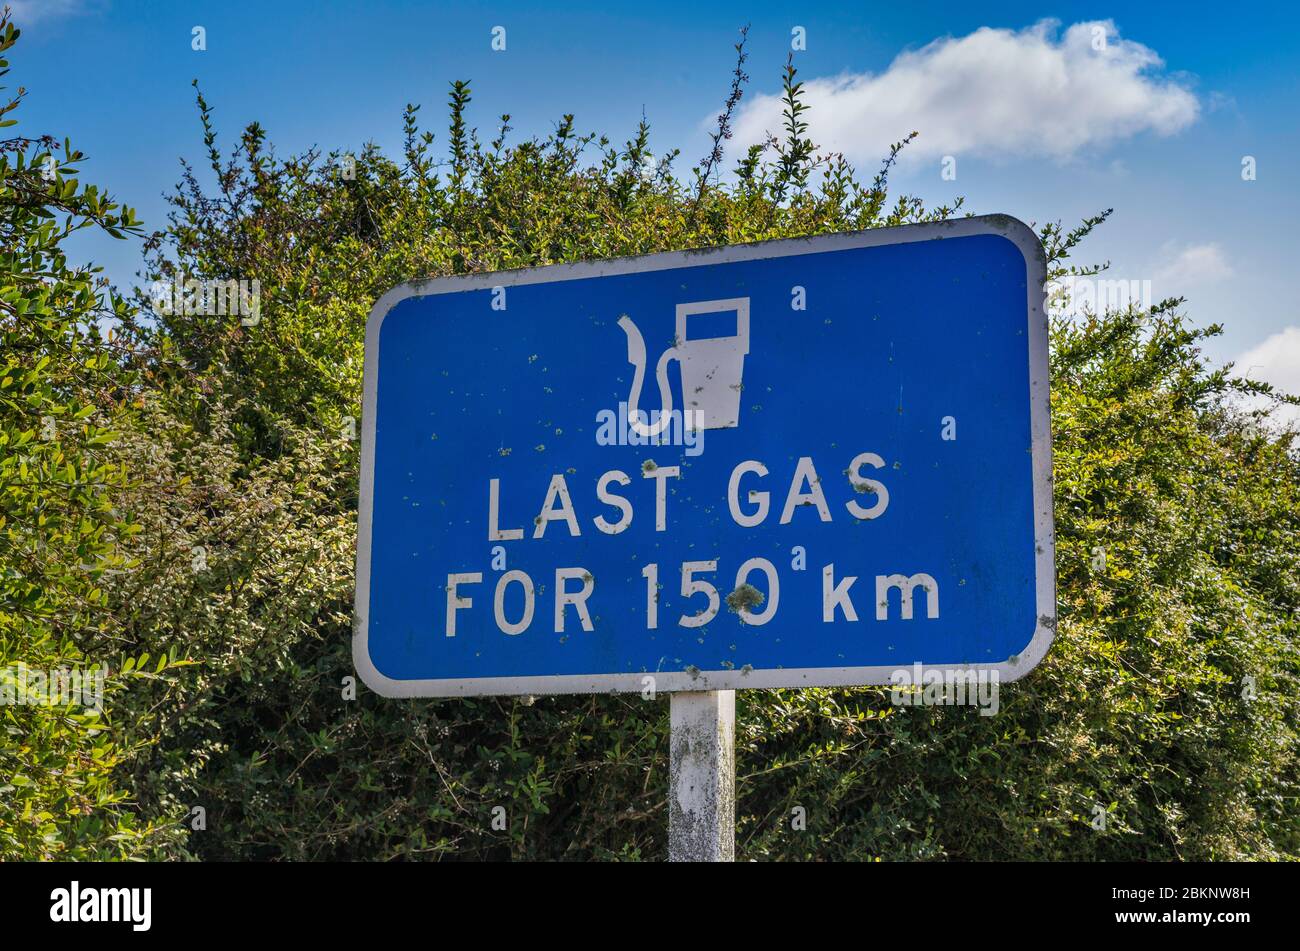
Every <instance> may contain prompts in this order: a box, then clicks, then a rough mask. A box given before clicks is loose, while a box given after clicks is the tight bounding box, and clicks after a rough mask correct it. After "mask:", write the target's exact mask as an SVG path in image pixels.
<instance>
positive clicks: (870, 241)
mask: <svg viewBox="0 0 1300 951" xmlns="http://www.w3.org/2000/svg"><path fill="white" fill-rule="evenodd" d="M974 235H1000V236H1002V237H1004V238H1006V239H1007V240H1009V241H1010V242H1011V243H1012V244H1014V245H1015V246H1016V247H1017V248H1018V249H1019V250H1020V252H1021V254H1022V255H1023V256H1024V259H1025V277H1026V290H1027V297H1028V300H1027V304H1028V307H1027V310H1028V314H1029V325H1028V328H1027V337H1028V343H1029V402H1030V433H1031V436H1032V466H1033V481H1034V545H1035V555H1036V557H1035V565H1034V568H1035V590H1036V592H1037V612H1036V616H1037V622H1036V625H1035V628H1034V634H1033V637H1032V638H1031V639H1030V641H1029V644H1028V645H1027V646H1026V648H1025V649H1024V650H1023V651H1022V652H1021V653H1020V654H1015V655H1012V656H1011V657H1009V658H1008V659H1006V660H1004V661H1002V662H1000V663H991V664H957V665H951V664H950V665H934V666H929V665H927V666H925V667H924V670H926V671H931V670H933V671H939V672H941V673H950V672H951V673H957V672H962V673H965V672H968V671H971V672H976V673H977V674H978V673H980V672H984V673H991V672H993V671H996V672H997V675H998V680H999V681H1002V682H1006V681H1012V680H1019V679H1020V678H1021V677H1023V676H1025V674H1027V673H1029V671H1031V670H1033V669H1034V667H1036V666H1038V663H1039V661H1041V660H1042V659H1043V657H1044V656H1045V655H1046V654H1047V649H1048V648H1049V647H1050V646H1051V644H1052V640H1053V638H1054V637H1055V631H1056V533H1055V526H1054V519H1053V512H1052V434H1051V410H1050V403H1049V392H1048V389H1049V388H1048V352H1047V335H1048V328H1047V315H1046V313H1045V309H1044V303H1045V300H1044V297H1045V284H1046V280H1047V261H1046V258H1045V256H1044V254H1043V246H1042V243H1041V242H1040V241H1039V240H1038V236H1037V235H1036V234H1034V232H1033V230H1032V229H1031V228H1030V227H1029V226H1028V225H1026V224H1025V223H1024V222H1022V221H1020V220H1018V219H1016V218H1013V217H1011V216H1010V215H984V216H979V217H971V218H960V219H957V220H954V221H939V222H927V223H924V224H914V225H903V226H901V227H897V228H873V229H871V230H868V231H853V232H847V233H842V234H832V235H817V236H814V237H809V238H784V239H780V240H775V241H761V242H755V243H752V244H733V245H727V246H724V247H720V248H709V249H706V250H700V251H669V252H663V253H658V254H647V255H641V256H639V257H630V258H614V259H611V260H603V261H586V262H580V263H575V264H552V265H547V266H545V267H537V268H524V269H520V270H514V271H496V272H493V273H489V274H465V275H457V276H454V277H443V278H435V279H431V280H424V281H409V282H407V283H405V284H400V285H398V286H397V287H395V288H393V289H392V290H390V291H389V292H388V293H386V294H385V295H384V296H383V297H381V298H379V300H378V301H377V302H376V303H375V306H374V308H373V309H372V310H371V311H370V316H369V318H368V319H367V321H366V343H365V348H366V349H365V365H364V368H363V377H362V380H363V386H362V405H361V495H360V500H359V505H358V508H357V567H356V594H355V601H354V613H353V635H352V660H353V663H354V665H355V666H356V669H357V673H359V674H360V675H361V680H362V682H363V683H365V685H366V686H367V687H369V688H370V689H371V690H373V691H374V692H375V693H377V694H380V695H381V696H384V697H480V696H504V695H546V694H585V693H639V692H641V691H643V690H644V689H646V683H645V681H646V678H647V677H649V678H652V681H651V682H652V684H653V689H654V690H655V691H656V692H660V691H661V692H664V693H671V692H674V691H684V690H743V689H749V688H774V687H849V686H870V685H882V684H889V683H890V677H891V675H892V674H894V673H895V672H896V671H900V670H908V669H910V667H911V662H907V663H899V664H892V665H887V666H879V667H802V668H795V667H791V668H781V667H778V668H768V669H763V670H753V669H750V670H738V669H733V670H698V671H649V670H647V671H640V672H633V673H623V674H563V675H555V676H545V675H544V676H529V677H473V678H469V679H455V678H449V679H438V680H394V679H392V678H390V677H388V676H386V675H385V674H383V673H381V672H380V671H379V670H378V669H377V668H376V667H375V665H374V663H373V662H372V661H371V659H370V649H369V642H368V613H369V608H370V549H371V531H372V526H373V521H372V518H373V509H374V473H375V399H376V389H377V385H378V369H379V330H380V327H381V326H382V325H383V322H384V318H385V317H386V316H387V315H388V313H389V311H391V310H392V309H393V308H394V307H395V306H397V304H398V303H400V302H401V301H404V300H406V299H407V298H409V297H425V296H432V295H435V294H448V293H453V292H457V291H472V290H490V289H492V288H494V287H506V288H509V287H518V286H521V285H526V284H542V283H551V282H555V281H574V280H580V279H582V278H588V277H608V276H612V275H616V274H636V273H640V272H643V271H663V270H668V269H671V268H682V267H700V266H703V265H709V264H727V263H731V262H735V261H758V260H763V259H766V258H781V257H789V256H791V255H796V254H820V253H824V252H828V251H843V250H848V249H852V248H874V247H880V246H882V245H892V244H910V243H912V242H917V241H932V240H941V239H944V238H965V237H971V236H974Z"/></svg>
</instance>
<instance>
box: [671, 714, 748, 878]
mask: <svg viewBox="0 0 1300 951" xmlns="http://www.w3.org/2000/svg"><path fill="white" fill-rule="evenodd" d="M671 697H672V699H671V700H670V709H669V717H670V719H671V722H672V733H671V737H670V740H669V746H670V749H669V758H668V861H670V862H732V861H735V858H736V691H734V690H700V691H689V692H685V693H674V694H672V695H671Z"/></svg>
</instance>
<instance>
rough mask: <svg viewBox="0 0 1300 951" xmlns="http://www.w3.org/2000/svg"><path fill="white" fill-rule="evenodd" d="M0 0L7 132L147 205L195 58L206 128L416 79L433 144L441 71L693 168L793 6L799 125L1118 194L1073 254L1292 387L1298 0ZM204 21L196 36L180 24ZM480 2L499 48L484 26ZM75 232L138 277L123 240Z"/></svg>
mask: <svg viewBox="0 0 1300 951" xmlns="http://www.w3.org/2000/svg"><path fill="white" fill-rule="evenodd" d="M10 3H11V5H12V6H13V7H14V10H15V16H14V19H15V22H17V23H18V25H19V26H20V27H24V29H25V35H24V38H23V40H21V41H20V43H19V46H18V47H17V49H16V50H15V52H14V53H13V55H12V56H11V63H12V71H11V73H10V76H9V79H10V81H11V85H12V86H18V85H22V86H25V87H27V89H28V90H29V94H28V98H27V100H26V102H25V105H24V106H23V107H22V109H21V111H20V113H19V118H20V126H19V129H18V130H17V131H20V132H25V133H27V134H35V133H46V132H48V133H53V134H56V135H58V136H63V135H69V136H71V137H72V140H73V142H74V144H76V145H77V146H78V147H80V148H81V149H82V150H83V151H84V152H86V153H88V154H89V155H90V157H91V161H90V162H89V163H87V164H86V165H85V166H84V171H85V177H86V178H87V180H90V181H95V182H97V183H100V184H102V185H105V186H107V187H108V188H109V189H110V191H112V192H113V193H114V194H115V195H117V196H118V197H119V198H121V199H122V200H124V201H126V202H128V203H129V204H131V205H133V206H135V207H136V208H137V209H138V210H139V212H140V213H141V215H142V217H143V218H144V219H145V222H146V225H148V226H157V225H160V224H161V223H162V221H163V217H164V214H165V210H166V205H165V203H164V201H163V194H164V192H166V191H167V190H168V189H169V187H170V186H171V184H173V183H174V182H175V181H176V179H177V177H178V173H179V159H180V158H181V157H182V156H184V157H188V158H190V159H191V160H197V159H199V158H200V157H201V152H200V149H201V140H200V137H199V126H198V121H197V117H196V113H195V109H194V97H193V90H192V88H191V87H190V81H191V80H192V79H195V78H197V79H198V80H199V81H200V83H201V84H202V86H203V89H204V93H205V95H206V96H207V98H208V99H209V101H210V102H211V104H212V105H213V106H214V107H215V110H216V120H217V123H218V126H219V130H220V132H221V135H222V141H223V142H224V143H226V144H229V143H230V142H231V141H232V140H233V139H234V137H235V136H236V135H237V133H238V131H239V129H240V128H242V126H243V125H244V124H246V123H247V122H249V121H253V120H257V121H259V122H261V123H262V124H263V125H264V126H265V127H266V128H267V129H268V130H269V135H270V138H271V139H272V141H273V142H274V144H275V146H276V148H277V150H278V151H279V152H280V153H281V154H286V155H287V154H289V153H291V152H295V151H298V150H301V149H304V148H306V147H309V146H312V145H320V146H322V147H323V148H324V149H326V150H329V149H333V148H350V149H355V148H357V147H359V146H360V145H361V144H362V143H364V142H366V141H369V140H373V141H375V142H377V143H379V144H380V145H381V146H384V147H385V148H387V149H390V150H391V149H395V148H396V147H397V146H398V145H399V143H400V136H401V110H402V107H403V105H404V104H405V103H406V102H417V103H422V104H424V110H423V113H422V116H423V119H424V121H425V122H426V124H427V125H428V126H430V127H432V128H434V130H435V132H436V133H437V134H438V138H437V139H436V140H435V144H437V143H440V142H443V141H445V135H444V134H443V120H444V115H445V113H444V103H445V100H446V92H447V83H448V82H449V81H450V80H452V79H458V78H459V79H468V80H471V81H472V84H473V88H474V104H473V106H472V107H471V108H472V118H473V120H474V121H475V122H476V123H477V124H478V125H479V127H480V128H481V129H484V130H487V129H491V128H492V127H493V125H494V122H495V118H496V116H498V115H499V114H500V113H502V112H509V113H511V115H512V116H513V119H512V124H513V125H514V126H515V128H516V130H517V131H516V133H515V135H516V136H519V137H526V136H528V135H532V134H542V133H545V132H546V131H547V130H549V129H550V128H551V126H552V125H553V123H554V121H555V120H556V119H557V118H558V117H559V116H560V115H562V114H563V113H566V112H573V113H575V114H576V116H577V123H578V126H579V128H580V129H582V130H589V131H601V132H604V133H607V134H609V135H610V137H611V138H613V139H615V140H616V141H622V140H623V139H625V138H627V137H628V136H630V135H631V134H632V132H633V130H634V129H635V126H636V123H637V121H638V120H639V118H640V117H641V114H642V110H644V112H645V115H646V117H647V118H648V120H649V121H650V123H651V126H652V146H653V147H654V148H655V149H656V151H658V150H666V149H669V148H680V149H681V150H682V159H681V160H679V163H680V164H681V165H682V166H688V165H689V164H691V163H693V162H694V161H695V160H696V159H698V158H699V157H700V156H701V155H702V154H703V153H704V152H705V151H706V150H707V140H706V129H707V126H708V121H709V119H710V117H711V115H713V114H715V113H716V111H717V109H718V107H719V105H720V104H721V102H722V100H723V99H724V97H725V95H726V92H727V86H728V82H729V78H730V71H731V68H732V65H733V55H734V54H733V51H732V44H733V43H734V42H735V39H736V36H737V29H738V28H739V27H740V26H742V25H744V24H746V23H748V24H750V44H749V52H750V60H749V63H748V64H747V69H748V72H749V73H750V76H751V82H750V85H749V87H748V89H747V93H746V97H745V103H746V105H745V107H744V110H743V111H742V113H741V116H740V123H739V124H738V137H739V138H741V139H746V138H752V137H754V136H756V135H758V134H760V133H761V131H762V130H763V129H764V128H765V127H768V126H772V127H774V122H773V120H772V116H773V105H772V102H771V99H770V97H771V96H772V95H773V94H775V93H778V92H779V91H780V74H781V68H782V66H783V64H784V61H785V57H786V53H787V51H789V50H790V48H791V41H792V29H793V28H794V27H796V26H801V27H803V28H804V31H805V34H806V49H803V50H800V51H798V52H796V53H795V62H796V65H797V66H798V67H799V70H800V77H801V78H802V79H804V80H806V81H807V82H808V83H809V88H810V93H811V101H812V105H813V111H812V112H811V113H810V115H809V121H810V124H811V127H812V134H813V137H814V139H816V140H817V141H819V142H820V143H821V144H823V145H826V146H833V147H835V148H837V149H840V150H843V151H844V152H846V153H847V154H848V155H849V157H850V158H851V159H853V160H855V161H856V163H857V164H858V165H859V167H860V168H862V169H863V170H864V171H868V172H870V171H874V169H875V167H876V165H877V164H878V161H879V157H880V156H882V155H883V154H884V150H885V148H886V147H887V145H888V143H889V142H891V141H894V140H896V139H898V138H900V137H901V136H902V135H904V134H905V133H906V132H908V131H909V130H911V129H917V130H919V131H920V133H921V137H920V138H919V139H918V140H917V143H916V145H915V147H914V148H912V149H909V150H908V151H909V153H910V157H909V158H908V159H907V160H906V161H904V162H903V163H902V165H901V166H900V168H899V170H898V173H897V174H896V176H895V178H894V185H895V187H896V189H902V190H906V191H909V192H911V193H914V194H917V195H920V196H921V197H924V198H926V199H927V200H928V201H930V202H933V203H938V202H947V201H950V200H951V199H952V198H954V197H956V196H959V195H960V196H965V198H966V208H967V210H970V211H974V212H976V213H987V212H1006V213H1009V214H1013V215H1016V216H1017V217H1019V218H1022V219H1024V220H1026V221H1031V222H1043V221H1047V220H1055V219H1058V218H1059V219H1062V220H1063V221H1064V223H1066V224H1067V225H1068V224H1071V223H1073V222H1075V221H1077V220H1078V219H1080V218H1082V217H1083V216H1085V215H1088V214H1092V213H1095V212H1097V211H1100V210H1102V209H1104V208H1107V207H1114V208H1115V209H1116V211H1115V215H1114V217H1113V218H1112V220H1111V221H1110V222H1109V223H1108V224H1107V225H1105V226H1104V227H1103V228H1102V229H1101V230H1100V231H1099V232H1097V234H1096V235H1095V237H1094V238H1093V239H1091V240H1090V243H1089V245H1088V246H1086V248H1085V253H1084V255H1083V260H1086V261H1093V260H1098V261H1099V260H1106V259H1109V260H1110V261H1111V263H1112V277H1115V278H1119V279H1124V280H1138V281H1144V280H1149V281H1151V282H1152V287H1153V291H1154V293H1155V295H1156V296H1157V297H1161V296H1165V295H1169V294H1182V295H1185V296H1186V297H1187V298H1188V300H1189V303H1188V312H1189V313H1190V314H1191V315H1192V317H1193V318H1194V319H1195V320H1196V321H1198V322H1201V323H1208V322H1212V321H1214V322H1221V323H1223V324H1224V325H1225V328H1226V333H1225V335H1224V337H1222V338H1220V341H1219V342H1218V343H1216V344H1215V345H1214V346H1213V348H1212V350H1211V355H1212V356H1214V357H1216V358H1218V359H1235V358H1239V357H1244V361H1243V363H1244V365H1245V366H1250V367H1253V368H1254V369H1253V370H1252V373H1253V375H1255V376H1257V377H1260V378H1265V379H1270V380H1272V381H1274V382H1277V383H1280V384H1283V385H1287V386H1289V387H1290V388H1291V389H1292V390H1294V391H1300V307H1297V304H1296V302H1295V295H1294V294H1293V293H1292V273H1293V270H1294V267H1293V257H1294V255H1295V249H1296V241H1295V240H1294V238H1293V233H1294V229H1295V227H1296V226H1295V222H1296V220H1297V218H1298V217H1300V185H1298V184H1297V181H1296V175H1297V172H1300V165H1298V163H1297V155H1300V132H1298V130H1297V124H1298V120H1297V116H1300V108H1298V107H1300V14H1298V13H1297V12H1296V8H1295V7H1293V6H1291V5H1289V4H1288V5H1282V4H1277V5H1268V4H1264V5H1256V4H1249V5H1245V6H1242V7H1240V8H1225V7H1224V6H1223V5H1222V4H1204V5H1197V4H1190V3H1144V4H1140V5H1123V4H1097V3H1053V4H1043V3H1038V4H1026V3H1001V4H979V5H976V4H970V3H933V4H924V5H922V4H912V3H901V4H886V5H875V4H864V3H862V2H860V0H859V2H855V3H845V4H836V3H817V4H773V3H756V2H750V3H709V4H704V3H699V2H698V0H697V2H695V3H675V2H658V3H655V4H638V5H636V6H631V7H628V8H626V9H619V8H617V7H616V5H612V4H607V3H606V4H601V3H590V4H564V5H557V6H563V9H556V8H555V7H554V6H552V5H550V4H547V5H532V4H516V3H507V2H493V3H473V2H458V3H454V4H453V3H445V4H443V3H414V2H367V3H360V2H352V3H345V2H320V0H317V2H297V0H277V2H274V3H256V4H254V3H249V4H243V3H238V2H230V3H183V2H163V0H159V2H146V0H10ZM195 26H202V27H204V29H205V30H206V39H207V49H206V50H204V51H195V50H193V49H192V48H191V38H192V29H193V27H195ZM496 26H503V27H505V31H506V33H505V36H506V49H505V51H493V50H492V48H491V41H492V29H493V27H496ZM1099 35H1100V36H1101V37H1102V40H1098V39H1097V37H1098V36H1099ZM1098 43H1102V44H1103V48H1102V49H1100V50H1098V49H1097V48H1096V44H1098ZM1244 156H1253V157H1254V159H1255V162H1256V169H1257V177H1256V179H1255V180H1254V181H1243V178H1242V159H1243V157H1244ZM945 158H949V159H951V160H953V161H950V162H948V167H949V169H950V170H951V169H953V168H955V172H956V177H955V179H953V180H945V179H944V178H943V169H944V167H945ZM76 250H77V251H78V252H81V253H83V254H84V255H85V256H86V257H87V258H89V259H93V260H95V261H97V262H99V263H102V264H103V265H105V267H106V269H107V271H108V273H109V274H110V276H111V277H112V278H113V279H114V280H115V281H117V282H118V283H119V284H123V285H128V284H131V283H133V281H134V272H135V270H136V268H137V266H138V261H139V248H138V245H137V244H135V243H127V242H112V241H110V240H106V239H93V238H92V239H88V240H85V241H83V242H81V243H80V244H79V245H78V246H77V247H76Z"/></svg>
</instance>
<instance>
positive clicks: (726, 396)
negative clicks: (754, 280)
mask: <svg viewBox="0 0 1300 951" xmlns="http://www.w3.org/2000/svg"><path fill="white" fill-rule="evenodd" d="M733 310H734V311H735V312H736V333H735V335H734V336H730V337H707V338H703V339H698V340H688V339H687V336H686V330H687V320H686V318H688V317H690V316H692V315H694V314H716V313H719V312H723V311H733ZM618 325H619V326H620V327H622V328H623V332H624V333H625V334H627V362H628V363H630V364H632V368H633V375H632V390H631V392H630V393H629V394H628V399H627V416H628V422H629V425H631V426H632V428H633V429H634V430H635V431H636V432H637V434H638V435H641V436H650V437H653V436H658V435H659V434H660V433H661V432H663V431H664V429H666V428H667V427H668V424H669V422H670V421H671V416H672V412H673V394H672V387H671V386H670V384H669V382H668V362H669V361H670V360H676V361H678V363H679V364H680V365H681V375H682V389H683V391H684V392H683V394H682V395H683V397H684V399H683V400H682V409H683V410H689V411H691V413H692V415H693V417H694V418H693V420H692V425H693V427H694V428H698V429H730V428H733V427H735V426H738V425H740V391H741V380H742V377H743V375H744V372H745V355H746V354H748V353H749V298H748V297H732V298H728V299H727V300H709V301H697V302H694V303H690V304H678V305H677V338H676V342H675V344H674V346H672V347H669V348H668V349H666V350H664V352H663V353H662V354H661V355H660V357H659V362H658V363H657V364H656V365H655V379H656V380H657V381H658V384H659V401H660V404H661V405H662V407H663V412H662V413H660V415H659V418H658V419H657V420H655V421H654V422H653V423H645V422H642V421H641V416H642V414H641V412H640V410H639V409H638V404H639V403H640V401H641V389H642V387H643V386H644V385H645V370H646V348H645V339H644V338H643V337H642V336H641V331H640V330H638V329H637V326H636V324H634V323H633V322H632V319H631V318H630V317H628V316H627V315H626V314H624V315H623V316H622V317H620V318H619V319H618ZM686 418H687V419H691V417H690V416H687V417H686Z"/></svg>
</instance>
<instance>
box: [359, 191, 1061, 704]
mask: <svg viewBox="0 0 1300 951" xmlns="http://www.w3.org/2000/svg"><path fill="white" fill-rule="evenodd" d="M1044 276H1045V275H1044V260H1043V253H1042V248H1041V246H1040V245H1039V242H1038V240H1037V238H1036V237H1035V236H1034V234H1033V233H1032V232H1031V231H1030V230H1029V229H1028V228H1027V227H1026V226H1025V225H1023V224H1021V223H1020V222H1018V221H1015V220H1014V219H1011V218H1007V217H1004V216H994V217H988V218H970V219H964V220H960V221H956V222H951V223H941V224H927V225H917V226H909V227H904V228H896V229H889V230H877V231H870V232H862V233H856V234H847V235H835V236H827V237H818V238H812V239H806V240H805V239H797V240H789V241H775V242H767V243H763V244H755V245H744V246H735V247H729V248H722V249H718V250H712V251H705V252H688V253H671V254H656V255H650V256H646V257H640V258H630V259H622V260H613V261H603V262H595V263H588V264H578V265H559V266H553V267H543V268H537V269H534V270H526V271H512V272H503V273H498V274H488V275H474V276H467V277H453V278H446V279H441V280H433V281H428V282H415V283H411V284H405V285H402V286H400V287H397V288H395V289H394V290H392V291H391V292H389V293H388V294H386V295H385V296H384V297H383V299H381V300H380V301H379V302H378V303H377V304H376V305H375V308H374V311H373V312H372V314H371V317H370V322H369V326H368V329H367V334H366V356H365V360H366V362H365V396H364V411H363V425H362V472H361V505H360V525H359V532H360V534H359V540H358V552H357V595H356V634H355V643H354V656H355V660H356V665H357V668H358V670H359V671H360V673H361V674H362V677H363V679H364V680H365V682H366V683H367V684H368V685H369V686H370V687H371V688H372V689H374V690H376V691H378V692H379V693H382V694H385V695H388V696H463V695H473V694H535V693H568V692H591V691H620V690H637V691H641V690H644V689H646V688H647V687H650V686H653V688H654V689H656V690H666V691H671V690H718V689H732V688H743V687H775V686H787V687H800V686H813V685H840V684H870V683H889V682H890V680H891V674H893V673H894V672H896V671H898V670H900V669H909V668H912V667H913V665H915V664H922V665H924V667H925V668H926V669H936V668H937V669H942V668H948V669H953V668H959V669H961V670H963V671H971V670H974V671H988V672H996V674H997V675H999V676H1000V678H1001V679H1003V680H1009V679H1014V678H1016V677H1018V676H1020V675H1022V674H1023V673H1024V672H1026V671H1027V670H1028V669H1030V668H1031V667H1033V666H1034V665H1035V664H1036V663H1037V662H1038V661H1039V660H1040V659H1041V658H1042V656H1043V654H1044V653H1045V652H1046V650H1047V647H1048V645H1049V643H1050V641H1051V638H1052V627H1053V623H1054V621H1053V619H1054V616H1055V593H1054V577H1053V553H1054V547H1053V532H1052V503H1051V485H1050V476H1051V446H1050V435H1049V430H1048V384H1047V329H1046V324H1045V315H1044V312H1043V281H1044ZM647 678H651V679H649V680H648V679H647Z"/></svg>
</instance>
